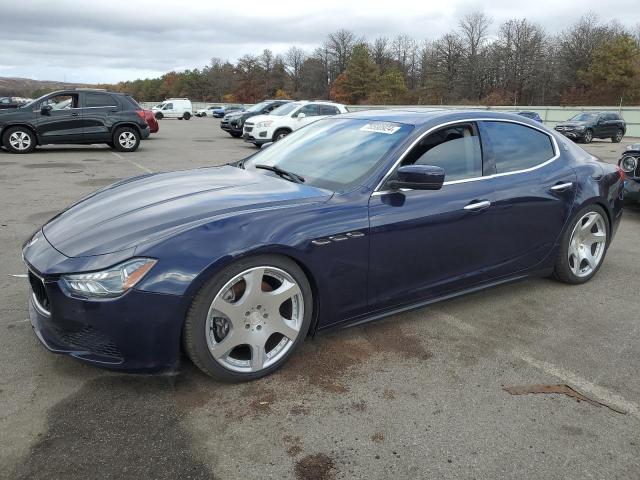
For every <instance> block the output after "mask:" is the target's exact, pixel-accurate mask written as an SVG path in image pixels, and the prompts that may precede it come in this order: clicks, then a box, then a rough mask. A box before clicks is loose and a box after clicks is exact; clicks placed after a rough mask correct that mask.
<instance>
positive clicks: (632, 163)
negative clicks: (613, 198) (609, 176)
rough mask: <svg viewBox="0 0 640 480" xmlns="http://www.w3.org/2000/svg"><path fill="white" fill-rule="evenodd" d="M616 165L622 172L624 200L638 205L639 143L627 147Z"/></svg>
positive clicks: (639, 178)
mask: <svg viewBox="0 0 640 480" xmlns="http://www.w3.org/2000/svg"><path fill="white" fill-rule="evenodd" d="M618 165H619V166H620V168H621V169H622V171H624V173H625V176H626V179H625V182H624V198H625V200H627V201H629V202H633V203H640V143H634V144H633V145H628V146H627V149H626V150H625V152H624V153H623V154H622V157H620V160H618Z"/></svg>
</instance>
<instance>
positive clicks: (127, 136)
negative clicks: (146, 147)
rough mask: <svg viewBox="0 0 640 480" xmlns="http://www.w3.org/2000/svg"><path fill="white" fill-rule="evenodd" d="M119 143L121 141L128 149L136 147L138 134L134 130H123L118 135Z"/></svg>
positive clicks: (123, 146)
mask: <svg viewBox="0 0 640 480" xmlns="http://www.w3.org/2000/svg"><path fill="white" fill-rule="evenodd" d="M118 143H120V145H121V146H122V148H126V149H127V150H129V149H131V148H133V147H135V145H136V136H135V135H134V134H133V133H132V132H122V133H121V134H120V135H119V136H118Z"/></svg>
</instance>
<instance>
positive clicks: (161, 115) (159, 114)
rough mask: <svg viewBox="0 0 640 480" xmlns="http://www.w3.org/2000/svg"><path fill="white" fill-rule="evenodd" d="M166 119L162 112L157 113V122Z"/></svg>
mask: <svg viewBox="0 0 640 480" xmlns="http://www.w3.org/2000/svg"><path fill="white" fill-rule="evenodd" d="M163 118H164V114H163V113H162V112H156V120H162V119H163Z"/></svg>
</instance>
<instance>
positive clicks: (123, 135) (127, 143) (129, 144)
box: [113, 127, 140, 152]
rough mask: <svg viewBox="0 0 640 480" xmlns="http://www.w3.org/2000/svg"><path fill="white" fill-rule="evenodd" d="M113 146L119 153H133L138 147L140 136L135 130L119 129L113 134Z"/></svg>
mask: <svg viewBox="0 0 640 480" xmlns="http://www.w3.org/2000/svg"><path fill="white" fill-rule="evenodd" d="M113 144H114V146H115V149H116V150H119V151H121V152H135V151H136V150H137V149H138V146H139V145H140V134H139V133H138V131H137V130H136V129H135V128H131V127H121V128H119V129H117V130H116V132H115V133H114V134H113Z"/></svg>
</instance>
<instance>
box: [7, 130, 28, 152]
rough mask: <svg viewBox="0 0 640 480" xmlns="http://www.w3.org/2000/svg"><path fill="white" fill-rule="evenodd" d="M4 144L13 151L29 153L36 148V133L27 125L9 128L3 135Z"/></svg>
mask: <svg viewBox="0 0 640 480" xmlns="http://www.w3.org/2000/svg"><path fill="white" fill-rule="evenodd" d="M2 144H3V145H4V147H5V148H6V149H7V150H9V151H10V152H11V153H29V152H32V151H33V149H34V148H36V135H35V134H34V133H33V132H32V131H31V130H30V129H28V128H26V127H12V128H8V129H7V131H6V132H4V135H2Z"/></svg>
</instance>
